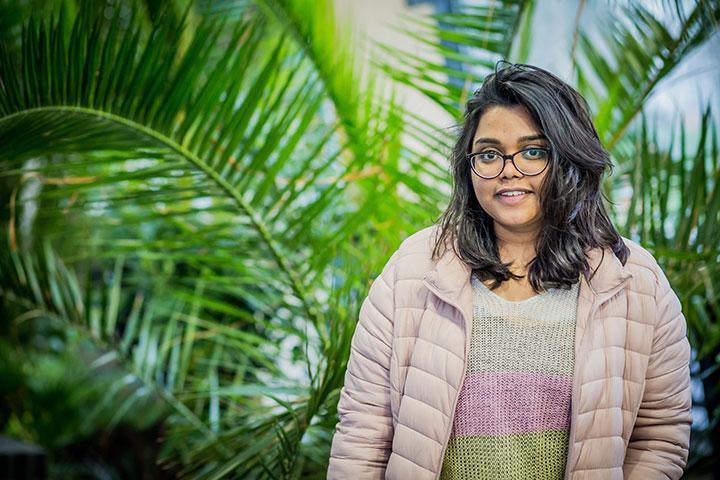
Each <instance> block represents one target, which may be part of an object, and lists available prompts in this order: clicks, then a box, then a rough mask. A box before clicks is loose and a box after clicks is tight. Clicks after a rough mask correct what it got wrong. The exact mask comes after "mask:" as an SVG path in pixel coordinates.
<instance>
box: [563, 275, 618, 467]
mask: <svg viewBox="0 0 720 480" xmlns="http://www.w3.org/2000/svg"><path fill="white" fill-rule="evenodd" d="M627 281H628V279H627V278H626V279H624V280H623V281H622V282H620V284H619V285H617V286H616V287H615V288H613V289H612V290H610V291H608V292H607V293H605V294H604V295H603V297H602V299H601V300H598V297H597V296H595V295H594V296H593V300H592V303H591V304H590V310H589V312H588V316H587V320H588V321H589V320H590V319H591V318H593V315H595V312H596V311H597V309H598V308H600V305H602V304H603V303H605V302H607V301H608V300H610V299H611V298H612V297H613V296H614V295H615V294H616V293H617V292H619V291H620V290H621V289H622V288H623V287H624V286H625V283H626V282H627ZM575 321H576V322H577V321H578V319H576V320H575ZM587 329H588V322H585V330H584V331H583V334H584V333H585V332H587ZM581 340H582V339H581V338H580V339H576V342H578V349H577V351H578V352H579V351H580V348H579V347H581V346H582V345H581V344H580V343H579V342H580V341H581ZM573 348H574V346H573ZM574 351H575V350H573V352H574ZM577 356H578V355H576V357H577ZM577 373H578V361H577V358H574V359H573V382H572V384H573V388H572V397H571V398H572V400H571V402H570V405H571V408H570V420H571V421H570V432H569V433H568V451H567V459H566V461H565V475H564V476H563V478H564V480H569V479H570V447H572V445H574V443H575V424H576V423H577V422H573V421H572V419H573V418H575V416H576V414H577V398H578V394H579V392H578V391H579V390H580V385H579V384H578V383H577V381H576V380H575V379H576V378H577Z"/></svg>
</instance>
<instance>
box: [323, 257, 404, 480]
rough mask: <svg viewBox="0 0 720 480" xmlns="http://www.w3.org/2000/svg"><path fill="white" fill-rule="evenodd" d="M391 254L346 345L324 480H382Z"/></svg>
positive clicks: (387, 439)
mask: <svg viewBox="0 0 720 480" xmlns="http://www.w3.org/2000/svg"><path fill="white" fill-rule="evenodd" d="M397 253H398V252H395V253H394V254H393V255H392V256H391V257H390V260H389V261H388V262H387V264H386V265H385V267H384V268H383V271H382V273H381V274H380V276H378V277H377V278H376V279H375V281H374V282H373V283H372V285H371V286H370V291H369V293H368V296H367V297H366V298H365V300H364V301H363V303H362V305H361V306H360V314H359V320H358V323H357V326H356V327H355V332H354V333H353V337H352V340H351V346H350V357H349V359H348V364H347V370H346V372H345V380H344V385H343V387H342V389H341V390H340V400H339V401H338V407H337V410H338V416H339V418H340V421H339V422H338V424H337V426H336V429H335V434H334V436H333V440H332V446H331V449H330V464H329V467H328V474H327V478H328V479H329V480H330V479H362V480H365V479H383V478H384V477H385V468H386V466H387V462H388V458H389V456H390V451H391V447H392V438H393V426H392V414H391V410H390V359H391V356H392V336H393V310H394V306H395V302H394V298H393V296H394V292H393V287H394V285H395V281H394V277H395V260H396V259H397Z"/></svg>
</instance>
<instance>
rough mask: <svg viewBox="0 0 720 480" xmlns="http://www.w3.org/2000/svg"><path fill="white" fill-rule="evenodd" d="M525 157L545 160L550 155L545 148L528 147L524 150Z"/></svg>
mask: <svg viewBox="0 0 720 480" xmlns="http://www.w3.org/2000/svg"><path fill="white" fill-rule="evenodd" d="M522 155H523V157H524V158H526V159H528V160H545V159H547V157H548V152H547V150H546V149H544V148H533V147H531V148H528V149H525V150H523V154H522Z"/></svg>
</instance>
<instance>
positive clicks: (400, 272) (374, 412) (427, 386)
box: [328, 225, 692, 480]
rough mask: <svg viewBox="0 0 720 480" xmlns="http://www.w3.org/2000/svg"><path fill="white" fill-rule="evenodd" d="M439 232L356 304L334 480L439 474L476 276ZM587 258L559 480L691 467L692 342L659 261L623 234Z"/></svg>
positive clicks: (653, 475)
mask: <svg viewBox="0 0 720 480" xmlns="http://www.w3.org/2000/svg"><path fill="white" fill-rule="evenodd" d="M437 228H438V227H437V225H433V226H431V227H428V228H425V229H423V230H421V231H419V232H417V233H415V234H414V235H411V236H410V237H409V238H407V239H406V240H405V241H404V242H403V243H402V245H401V246H400V248H398V250H397V251H396V252H395V253H394V254H393V255H392V256H391V257H390V260H389V261H388V263H387V264H386V265H385V267H384V269H383V271H382V273H381V274H380V276H379V277H378V278H377V279H376V280H375V281H374V282H373V284H372V286H371V287H370V292H369V294H368V297H367V298H366V299H365V301H364V302H363V304H362V306H361V308H360V318H359V322H358V324H357V327H356V330H355V333H354V335H353V338H352V347H351V354H350V358H349V361H348V368H347V372H346V374H345V385H344V386H343V388H342V390H341V392H340V401H339V403H338V414H339V417H340V421H339V422H338V424H337V427H336V430H335V434H334V437H333V440H332V448H331V453H330V465H329V469H328V479H382V478H388V479H399V480H408V479H409V480H433V479H437V478H438V477H439V476H440V470H441V467H442V460H443V457H444V453H445V448H446V446H447V443H448V439H449V436H450V432H451V428H452V421H453V413H454V410H455V404H456V402H457V399H458V395H459V392H460V387H461V385H462V383H463V379H464V376H465V375H464V373H465V366H466V359H467V356H468V352H469V348H470V335H469V331H470V326H471V321H472V311H473V305H472V301H473V300H472V287H471V284H470V273H471V272H470V269H469V268H468V267H467V266H466V264H465V263H464V262H463V261H461V260H460V259H459V258H458V257H457V256H456V255H455V254H454V252H453V250H452V249H451V248H449V249H447V250H446V252H445V254H444V256H443V257H442V258H441V259H440V260H439V261H438V262H437V263H435V262H433V261H432V260H431V259H430V255H431V251H432V242H433V241H434V237H435V231H436V229H437ZM623 240H624V241H625V243H626V245H627V246H628V247H629V248H630V256H629V258H628V261H627V263H626V264H625V266H623V265H622V264H621V263H620V261H619V260H618V258H617V257H616V256H615V255H614V254H613V253H612V251H611V250H609V249H605V250H604V252H603V251H602V250H601V249H594V250H591V251H590V252H588V261H589V263H590V268H591V271H593V270H595V268H596V267H598V265H599V269H598V271H597V273H596V274H595V276H593V277H592V279H591V280H590V283H589V284H588V283H587V279H586V278H585V277H584V276H583V278H582V281H581V284H580V293H579V299H578V307H577V324H576V334H575V367H574V368H575V369H574V376H573V387H572V407H571V408H572V410H571V417H570V418H571V423H570V432H569V445H568V458H567V465H566V468H565V478H566V479H572V480H581V479H617V480H620V479H623V478H625V479H636V480H639V479H648V480H657V479H668V478H670V479H677V478H680V476H681V475H682V473H683V469H684V467H685V465H686V462H687V457H688V447H689V438H690V426H691V423H692V416H691V412H690V407H691V396H690V370H689V361H690V344H689V342H688V340H687V337H686V328H687V327H686V322H685V317H684V316H683V314H682V312H681V305H680V302H679V300H678V297H677V296H676V294H675V293H674V292H673V290H672V288H671V287H670V284H669V283H668V280H667V278H666V276H665V274H664V273H663V271H662V270H661V269H660V267H659V266H658V264H657V262H656V261H655V259H654V258H653V256H652V255H651V254H650V253H649V252H648V251H646V250H645V249H643V248H642V247H641V246H640V245H638V244H637V243H635V242H633V241H631V240H628V239H625V238H624V239H623Z"/></svg>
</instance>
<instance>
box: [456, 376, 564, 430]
mask: <svg viewBox="0 0 720 480" xmlns="http://www.w3.org/2000/svg"><path fill="white" fill-rule="evenodd" d="M571 389H572V378H571V377H570V376H567V375H550V374H543V373H524V372H477V373H471V374H467V375H466V377H465V382H464V384H463V386H462V389H461V391H460V398H459V399H458V404H457V408H456V410H455V419H454V421H453V435H454V436H456V437H460V436H480V435H510V434H514V433H526V432H538V431H543V430H548V429H554V430H563V429H567V428H569V426H570V401H571V395H572V394H571Z"/></svg>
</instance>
